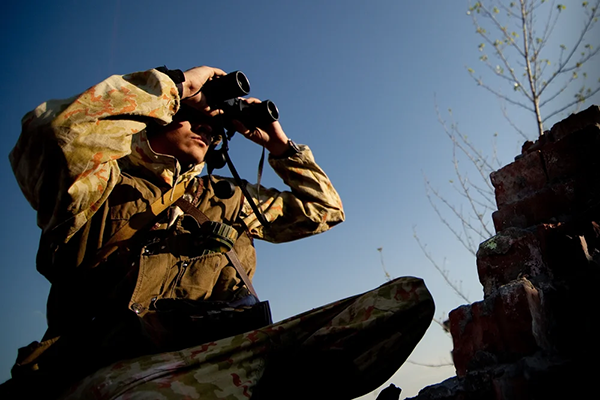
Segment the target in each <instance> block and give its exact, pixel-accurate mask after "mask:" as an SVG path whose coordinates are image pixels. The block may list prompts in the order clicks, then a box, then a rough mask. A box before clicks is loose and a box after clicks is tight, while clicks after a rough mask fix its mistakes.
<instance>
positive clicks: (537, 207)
mask: <svg viewBox="0 0 600 400" xmlns="http://www.w3.org/2000/svg"><path fill="white" fill-rule="evenodd" d="M578 183H580V182H574V181H568V182H561V183H555V184H552V185H547V186H546V187H544V188H542V189H540V190H538V191H537V192H536V193H534V194H533V195H531V196H529V197H527V198H524V199H522V200H519V201H517V202H514V203H510V204H506V205H504V206H503V207H501V208H500V209H499V210H498V211H496V212H494V213H492V220H493V221H494V227H495V228H496V232H500V231H502V230H504V229H506V228H510V227H515V228H527V227H530V226H534V225H537V224H541V223H546V222H553V221H552V220H553V219H555V218H560V217H562V216H565V215H569V214H571V213H572V212H573V209H574V208H575V207H576V205H577V204H576V203H575V197H576V195H575V193H576V189H578V191H579V192H580V193H579V194H578V196H579V195H583V196H581V197H580V198H581V199H584V198H586V197H585V192H586V187H587V185H585V184H583V185H582V184H579V185H578Z"/></svg>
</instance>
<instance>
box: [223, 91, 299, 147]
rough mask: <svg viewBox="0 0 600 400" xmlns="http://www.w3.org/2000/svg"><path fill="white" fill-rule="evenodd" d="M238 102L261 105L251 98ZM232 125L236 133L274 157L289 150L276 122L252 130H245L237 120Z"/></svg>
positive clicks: (285, 138)
mask: <svg viewBox="0 0 600 400" xmlns="http://www.w3.org/2000/svg"><path fill="white" fill-rule="evenodd" d="M240 100H242V101H245V102H247V103H261V101H260V100H259V99H255V98H253V97H249V98H243V99H240ZM232 123H233V125H234V126H235V130H236V131H238V132H239V133H241V134H242V135H244V136H245V137H246V138H247V139H250V140H252V141H253V142H254V143H257V144H259V145H261V146H264V147H265V148H266V149H267V150H269V153H271V154H272V155H273V156H275V157H278V156H280V155H282V154H283V153H285V152H286V151H287V150H288V148H289V144H288V141H289V139H288V137H287V135H286V134H285V132H284V131H283V128H282V127H281V124H280V123H279V122H278V121H275V122H272V123H271V124H270V125H269V126H266V127H262V128H255V129H254V130H250V129H248V128H246V127H245V126H244V125H243V124H242V123H241V122H240V121H237V120H234V121H232Z"/></svg>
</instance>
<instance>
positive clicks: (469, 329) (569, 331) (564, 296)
mask: <svg viewBox="0 0 600 400" xmlns="http://www.w3.org/2000/svg"><path fill="white" fill-rule="evenodd" d="M490 178H491V181H492V184H493V185H494V188H495V193H496V204H497V206H498V210H497V211H496V212H494V213H493V216H492V218H493V221H494V226H495V228H496V232H497V234H496V235H495V236H494V237H492V238H490V239H488V240H486V241H485V242H483V243H481V245H480V247H479V251H478V253H477V272H478V274H479V280H480V282H481V284H482V285H483V290H484V299H483V300H482V301H479V302H476V303H473V304H469V305H464V306H461V307H459V308H457V309H455V310H453V311H452V312H451V313H450V331H451V334H452V339H453V343H454V350H453V351H452V356H453V360H454V365H455V367H456V375H457V376H456V377H453V378H450V379H449V380H447V381H445V382H442V383H440V384H438V385H434V386H431V387H428V388H425V389H423V390H422V391H421V392H420V393H419V395H418V396H417V397H416V398H415V399H419V400H430V399H431V400H433V399H439V400H442V399H448V400H450V399H461V400H462V399H473V400H479V399H481V400H488V399H489V400H491V399H494V400H508V399H510V400H520V399H528V400H529V399H554V398H573V396H578V395H579V394H581V395H582V396H583V395H584V394H587V390H586V389H588V388H591V386H592V385H593V384H594V380H595V379H598V378H597V377H596V376H595V371H597V370H600V358H598V355H600V352H599V351H598V347H599V344H598V340H597V338H596V336H597V335H599V334H600V330H599V329H598V328H600V326H598V325H599V323H598V318H597V317H596V313H598V307H597V305H598V303H599V302H600V289H598V286H600V107H598V106H592V107H590V108H589V109H587V110H585V111H583V112H580V113H578V114H574V115H571V116H570V117H568V118H567V119H565V120H563V121H561V122H559V123H558V124H556V125H554V126H553V127H552V129H551V130H549V131H547V132H545V133H544V135H543V136H542V137H540V138H539V139H538V140H537V141H536V142H526V143H525V144H524V145H523V149H522V153H521V154H520V155H519V156H517V157H516V159H515V161H514V162H513V163H511V164H509V165H506V166H505V167H503V168H501V169H500V170H498V171H496V172H494V173H492V174H491V177H490ZM586 397H589V396H587V395H586ZM592 397H593V396H592Z"/></svg>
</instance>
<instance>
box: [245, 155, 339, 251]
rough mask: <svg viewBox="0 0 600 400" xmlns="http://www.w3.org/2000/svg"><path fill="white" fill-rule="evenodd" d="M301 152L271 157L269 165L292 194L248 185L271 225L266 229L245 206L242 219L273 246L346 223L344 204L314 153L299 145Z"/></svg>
mask: <svg viewBox="0 0 600 400" xmlns="http://www.w3.org/2000/svg"><path fill="white" fill-rule="evenodd" d="M299 148H300V152H299V153H297V154H295V155H293V156H291V157H288V158H277V157H273V156H272V155H271V156H270V157H269V163H270V164H271V166H272V167H273V169H274V170H275V172H277V174H278V175H279V176H280V177H281V178H282V180H283V182H284V183H285V184H286V185H288V186H289V187H290V189H291V190H290V191H284V192H280V191H278V190H275V189H266V188H264V187H260V190H259V188H258V187H257V186H256V185H250V184H249V185H247V188H248V191H249V192H250V194H251V196H252V197H253V200H254V201H255V202H256V203H258V204H260V206H259V207H260V208H261V209H262V210H263V212H264V214H265V217H266V219H267V220H268V221H269V222H270V224H269V227H268V228H267V229H265V228H264V227H263V226H262V225H261V224H260V222H259V221H258V219H257V218H256V215H255V214H254V213H253V212H252V209H251V208H250V205H249V204H248V201H245V202H244V206H243V208H242V218H243V221H244V223H245V224H246V226H247V227H248V228H249V230H250V233H251V234H252V235H253V236H254V237H256V238H260V239H264V240H267V241H269V242H273V243H281V242H288V241H291V240H296V239H300V238H303V237H307V236H310V235H314V234H317V233H321V232H324V231H326V230H328V229H330V228H331V227H333V226H335V225H337V224H339V223H340V222H342V221H344V218H345V216H344V209H343V206H342V201H341V199H340V197H339V195H338V193H337V192H336V190H335V189H334V187H333V185H332V184H331V181H330V180H329V178H328V177H327V175H326V174H325V172H324V171H323V170H322V169H321V168H320V167H319V166H318V165H317V163H316V162H315V159H314V157H313V154H312V152H311V151H310V149H309V148H308V146H305V145H299Z"/></svg>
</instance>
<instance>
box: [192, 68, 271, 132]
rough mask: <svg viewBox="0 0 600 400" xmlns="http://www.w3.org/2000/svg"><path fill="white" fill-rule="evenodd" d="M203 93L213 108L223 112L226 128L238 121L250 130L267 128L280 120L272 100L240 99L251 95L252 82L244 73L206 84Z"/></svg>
mask: <svg viewBox="0 0 600 400" xmlns="http://www.w3.org/2000/svg"><path fill="white" fill-rule="evenodd" d="M202 93H204V95H205V96H206V100H207V102H208V104H209V105H210V107H211V108H218V109H221V110H223V116H224V118H225V120H224V121H225V127H226V128H227V129H230V128H231V120H234V119H235V120H238V121H240V122H241V123H242V124H244V126H245V127H246V128H248V129H254V128H257V127H263V126H266V125H268V124H270V123H272V122H275V121H277V120H278V119H279V110H277V106H275V103H273V102H272V101H271V100H265V101H263V102H261V103H247V102H245V101H244V100H241V99H239V97H242V96H246V95H247V94H249V93H250V82H249V81H248V78H247V77H246V75H244V73H243V72H242V71H235V72H231V73H229V74H227V75H225V76H221V77H217V78H214V79H212V80H210V81H208V82H206V83H205V84H204V86H203V87H202Z"/></svg>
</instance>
